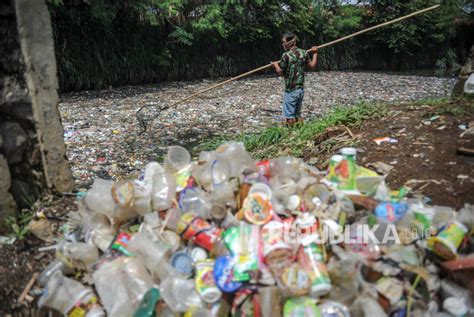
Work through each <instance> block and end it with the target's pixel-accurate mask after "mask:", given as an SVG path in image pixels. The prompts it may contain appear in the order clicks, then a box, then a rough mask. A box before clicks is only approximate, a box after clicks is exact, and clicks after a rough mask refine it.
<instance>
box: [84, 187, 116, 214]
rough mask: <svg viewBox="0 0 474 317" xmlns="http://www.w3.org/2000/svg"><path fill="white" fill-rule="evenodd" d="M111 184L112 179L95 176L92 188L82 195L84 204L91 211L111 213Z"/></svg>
mask: <svg viewBox="0 0 474 317" xmlns="http://www.w3.org/2000/svg"><path fill="white" fill-rule="evenodd" d="M113 186H114V182H113V181H110V180H105V179H101V178H96V179H95V180H94V183H93V184H92V188H91V189H89V191H88V192H87V194H86V196H85V197H84V201H85V203H86V206H87V207H88V208H89V209H91V210H92V211H95V212H99V213H105V214H108V215H111V214H112V213H113V212H114V209H115V203H114V201H113V199H112V187H113Z"/></svg>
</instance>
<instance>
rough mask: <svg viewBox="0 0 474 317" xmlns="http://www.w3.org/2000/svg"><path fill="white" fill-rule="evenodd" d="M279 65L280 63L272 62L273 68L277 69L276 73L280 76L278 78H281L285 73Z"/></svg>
mask: <svg viewBox="0 0 474 317" xmlns="http://www.w3.org/2000/svg"><path fill="white" fill-rule="evenodd" d="M278 63H279V62H270V64H272V66H273V68H275V72H276V73H277V74H278V76H280V75H281V74H282V73H283V71H282V70H281V68H280V65H279V64H278Z"/></svg>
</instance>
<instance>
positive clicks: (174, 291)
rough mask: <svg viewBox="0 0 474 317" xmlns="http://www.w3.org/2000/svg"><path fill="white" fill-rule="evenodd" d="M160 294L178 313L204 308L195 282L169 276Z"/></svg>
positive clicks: (162, 284)
mask: <svg viewBox="0 0 474 317" xmlns="http://www.w3.org/2000/svg"><path fill="white" fill-rule="evenodd" d="M160 294H161V296H162V297H163V299H164V300H165V302H166V304H168V306H169V307H170V308H171V310H173V311H174V312H176V313H178V312H180V313H183V312H185V311H187V310H188V309H190V308H191V307H204V305H203V303H202V301H201V298H200V297H199V295H198V294H197V293H196V290H195V285H194V280H188V279H185V278H181V277H176V276H169V277H168V278H166V279H165V280H164V281H163V282H162V283H161V284H160Z"/></svg>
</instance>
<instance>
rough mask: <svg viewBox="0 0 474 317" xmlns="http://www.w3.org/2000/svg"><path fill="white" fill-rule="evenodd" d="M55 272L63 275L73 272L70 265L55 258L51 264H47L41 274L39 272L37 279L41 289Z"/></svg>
mask: <svg viewBox="0 0 474 317" xmlns="http://www.w3.org/2000/svg"><path fill="white" fill-rule="evenodd" d="M57 271H60V272H61V273H63V274H64V275H70V274H73V273H74V272H75V271H74V269H73V268H72V267H71V265H70V264H68V263H66V261H64V260H62V259H58V258H56V259H54V261H53V262H51V263H49V264H48V266H47V267H46V268H45V269H44V270H43V272H41V274H40V276H39V277H38V284H39V285H41V286H43V287H44V286H46V285H47V284H48V281H49V279H50V278H51V276H53V274H54V273H55V272H57Z"/></svg>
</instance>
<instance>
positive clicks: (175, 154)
mask: <svg viewBox="0 0 474 317" xmlns="http://www.w3.org/2000/svg"><path fill="white" fill-rule="evenodd" d="M190 163H191V155H190V154H189V152H188V150H186V149H185V148H184V147H182V146H179V145H174V146H170V147H169V148H168V153H167V154H166V156H165V160H164V164H165V169H166V170H168V171H170V172H171V173H176V172H177V171H179V170H181V169H183V168H185V167H187V166H188V165H189V164H190Z"/></svg>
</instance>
